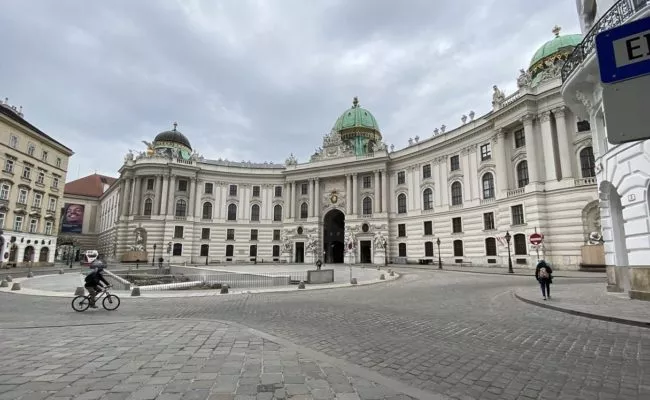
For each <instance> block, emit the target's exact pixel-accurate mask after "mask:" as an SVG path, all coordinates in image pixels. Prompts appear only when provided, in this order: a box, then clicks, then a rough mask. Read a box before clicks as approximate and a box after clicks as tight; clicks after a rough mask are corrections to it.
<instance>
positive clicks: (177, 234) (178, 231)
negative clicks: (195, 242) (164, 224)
mask: <svg viewBox="0 0 650 400" xmlns="http://www.w3.org/2000/svg"><path fill="white" fill-rule="evenodd" d="M182 238H183V227H182V226H175V227H174V239H182Z"/></svg>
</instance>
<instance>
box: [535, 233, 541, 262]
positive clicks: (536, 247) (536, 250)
mask: <svg viewBox="0 0 650 400" xmlns="http://www.w3.org/2000/svg"><path fill="white" fill-rule="evenodd" d="M535 233H537V227H535ZM539 246H540V245H535V252H536V253H537V261H539Z"/></svg>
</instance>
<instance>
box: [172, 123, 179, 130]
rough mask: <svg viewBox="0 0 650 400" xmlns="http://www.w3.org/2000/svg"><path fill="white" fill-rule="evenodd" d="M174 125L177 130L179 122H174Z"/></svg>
mask: <svg viewBox="0 0 650 400" xmlns="http://www.w3.org/2000/svg"><path fill="white" fill-rule="evenodd" d="M173 125H174V129H173V130H174V131H175V130H176V127H177V126H178V122H174V123H173Z"/></svg>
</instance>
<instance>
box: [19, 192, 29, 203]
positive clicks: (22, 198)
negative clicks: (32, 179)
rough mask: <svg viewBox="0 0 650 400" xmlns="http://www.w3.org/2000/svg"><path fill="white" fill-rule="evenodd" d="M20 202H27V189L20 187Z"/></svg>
mask: <svg viewBox="0 0 650 400" xmlns="http://www.w3.org/2000/svg"><path fill="white" fill-rule="evenodd" d="M18 203H20V204H27V190H25V189H20V191H19V192H18Z"/></svg>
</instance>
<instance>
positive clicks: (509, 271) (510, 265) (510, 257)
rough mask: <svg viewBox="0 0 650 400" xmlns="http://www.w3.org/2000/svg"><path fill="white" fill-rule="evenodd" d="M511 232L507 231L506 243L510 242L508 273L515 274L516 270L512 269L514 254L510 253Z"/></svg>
mask: <svg viewBox="0 0 650 400" xmlns="http://www.w3.org/2000/svg"><path fill="white" fill-rule="evenodd" d="M511 238H512V236H510V232H509V231H506V243H508V273H510V274H514V273H515V271H514V270H513V269H512V256H511V255H510V239H511Z"/></svg>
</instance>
